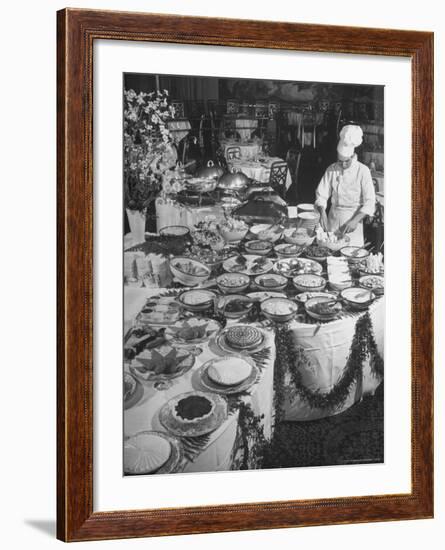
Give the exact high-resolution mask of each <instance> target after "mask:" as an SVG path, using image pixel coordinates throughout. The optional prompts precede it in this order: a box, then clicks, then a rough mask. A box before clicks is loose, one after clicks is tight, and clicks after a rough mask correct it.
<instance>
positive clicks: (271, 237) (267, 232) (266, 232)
mask: <svg viewBox="0 0 445 550" xmlns="http://www.w3.org/2000/svg"><path fill="white" fill-rule="evenodd" d="M250 232H251V234H252V235H254V236H255V238H256V239H259V240H260V241H268V242H270V243H275V242H276V241H278V239H279V238H280V237H281V235H282V233H283V229H282V228H281V226H279V225H270V224H267V223H260V224H257V225H252V227H251V228H250Z"/></svg>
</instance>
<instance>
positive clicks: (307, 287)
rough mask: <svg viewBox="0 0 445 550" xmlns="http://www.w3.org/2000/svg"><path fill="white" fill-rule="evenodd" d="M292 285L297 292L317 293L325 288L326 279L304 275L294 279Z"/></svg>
mask: <svg viewBox="0 0 445 550" xmlns="http://www.w3.org/2000/svg"><path fill="white" fill-rule="evenodd" d="M292 283H293V285H294V287H295V288H296V289H297V290H298V292H318V291H321V290H323V289H324V288H325V286H326V279H325V278H324V277H322V276H321V275H315V274H312V273H304V274H301V275H297V276H296V277H294V278H293V279H292Z"/></svg>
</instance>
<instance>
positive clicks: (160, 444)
mask: <svg viewBox="0 0 445 550" xmlns="http://www.w3.org/2000/svg"><path fill="white" fill-rule="evenodd" d="M170 454H171V445H170V442H169V441H167V440H166V439H165V438H164V437H162V436H160V435H157V434H155V433H150V432H141V433H138V434H136V435H134V436H132V437H130V438H129V439H127V441H125V444H124V469H125V472H126V473H128V474H150V473H153V472H155V471H156V470H159V468H160V467H161V466H164V464H165V463H166V462H167V460H168V459H169V458H170Z"/></svg>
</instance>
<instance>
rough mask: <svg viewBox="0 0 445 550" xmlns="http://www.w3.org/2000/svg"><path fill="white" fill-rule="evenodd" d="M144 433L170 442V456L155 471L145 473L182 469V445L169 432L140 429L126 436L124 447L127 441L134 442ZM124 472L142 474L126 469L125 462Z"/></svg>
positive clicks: (167, 472)
mask: <svg viewBox="0 0 445 550" xmlns="http://www.w3.org/2000/svg"><path fill="white" fill-rule="evenodd" d="M144 434H153V435H157V436H159V437H162V438H163V439H165V440H166V441H167V442H168V443H169V444H170V456H169V457H168V459H167V461H166V462H165V463H164V464H163V465H162V466H160V467H159V468H158V469H156V470H155V471H152V472H147V473H146V474H145V475H152V474H174V473H177V472H180V471H181V470H182V463H183V459H184V449H183V447H182V443H181V442H180V440H179V439H177V438H176V437H173V436H171V435H170V434H167V433H165V432H160V431H155V430H146V431H141V432H138V433H136V434H134V435H132V436H130V437H128V438H126V439H125V441H124V447H125V445H127V444H128V443H129V442H130V443H131V442H132V441H134V442H135V443H136V440H137V438H138V437H140V436H141V435H144ZM124 474H125V475H126V476H131V475H144V474H143V473H134V472H131V471H128V470H126V468H125V463H124Z"/></svg>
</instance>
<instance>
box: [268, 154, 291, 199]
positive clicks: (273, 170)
mask: <svg viewBox="0 0 445 550" xmlns="http://www.w3.org/2000/svg"><path fill="white" fill-rule="evenodd" d="M287 170H288V166H287V162H286V161H284V160H280V161H277V162H273V163H272V166H271V167H270V176H269V185H270V187H272V189H274V190H275V191H277V192H278V193H279V194H280V196H281V197H282V198H284V195H285V194H286V176H287Z"/></svg>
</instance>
